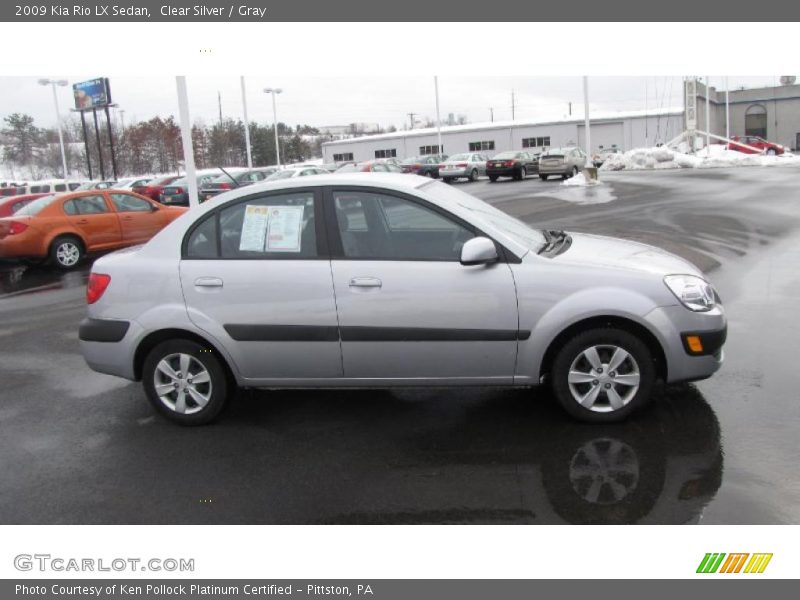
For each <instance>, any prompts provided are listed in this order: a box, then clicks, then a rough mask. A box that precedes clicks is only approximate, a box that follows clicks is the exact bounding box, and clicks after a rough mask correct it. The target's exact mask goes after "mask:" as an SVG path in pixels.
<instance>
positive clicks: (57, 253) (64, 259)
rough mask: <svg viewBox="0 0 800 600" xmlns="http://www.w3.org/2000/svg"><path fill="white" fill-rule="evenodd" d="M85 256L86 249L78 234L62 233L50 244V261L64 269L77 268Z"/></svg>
mask: <svg viewBox="0 0 800 600" xmlns="http://www.w3.org/2000/svg"><path fill="white" fill-rule="evenodd" d="M85 256H86V249H85V248H84V246H83V242H82V241H81V239H80V238H79V237H77V236H74V235H62V236H59V237H57V238H56V239H54V240H53V243H52V244H50V253H49V257H50V262H52V263H53V264H54V265H55V266H56V267H58V268H59V269H63V270H64V271H69V270H70V269H74V268H76V267H77V266H78V265H79V264H81V261H82V260H83V259H84V257H85Z"/></svg>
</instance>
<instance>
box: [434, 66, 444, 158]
mask: <svg viewBox="0 0 800 600" xmlns="http://www.w3.org/2000/svg"><path fill="white" fill-rule="evenodd" d="M433 87H434V90H435V92H436V138H437V143H438V144H439V151H438V152H437V154H444V151H443V150H442V119H441V117H440V116H439V77H438V76H437V75H434V76H433Z"/></svg>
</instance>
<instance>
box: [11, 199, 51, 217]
mask: <svg viewBox="0 0 800 600" xmlns="http://www.w3.org/2000/svg"><path fill="white" fill-rule="evenodd" d="M55 199H56V196H55V195H52V196H42V197H41V198H37V199H36V200H34V201H33V202H31V203H30V204H27V205H25V206H23V207H22V208H20V209H19V210H18V211H17V212H16V213H14V214H15V215H16V216H19V217H32V216H33V215H38V214H39V213H40V212H41V211H42V210H44V209H45V208H47V207H48V206H50V205H51V204H52V203H53V201H54V200H55Z"/></svg>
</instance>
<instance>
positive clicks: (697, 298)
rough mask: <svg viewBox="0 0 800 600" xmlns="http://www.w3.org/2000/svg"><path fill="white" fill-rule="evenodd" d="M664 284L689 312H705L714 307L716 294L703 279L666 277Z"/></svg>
mask: <svg viewBox="0 0 800 600" xmlns="http://www.w3.org/2000/svg"><path fill="white" fill-rule="evenodd" d="M664 283H665V284H666V285H667V287H668V288H669V289H670V291H671V292H672V293H673V294H675V297H676V298H677V299H678V300H680V301H681V304H683V305H684V306H685V307H686V308H688V309H689V310H693V311H695V312H705V311H708V310H711V309H712V308H714V306H716V303H717V301H716V299H717V294H716V292H715V291H714V288H713V287H712V286H711V284H710V283H708V282H707V281H706V280H705V279H701V278H700V277H696V276H695V275H667V276H666V277H664Z"/></svg>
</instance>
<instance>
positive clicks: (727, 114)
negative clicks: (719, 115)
mask: <svg viewBox="0 0 800 600" xmlns="http://www.w3.org/2000/svg"><path fill="white" fill-rule="evenodd" d="M729 91H730V87H729V86H728V76H727V75H726V76H725V137H726V138H728V139H730V138H731V107H730V101H731V97H730V94H729Z"/></svg>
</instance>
